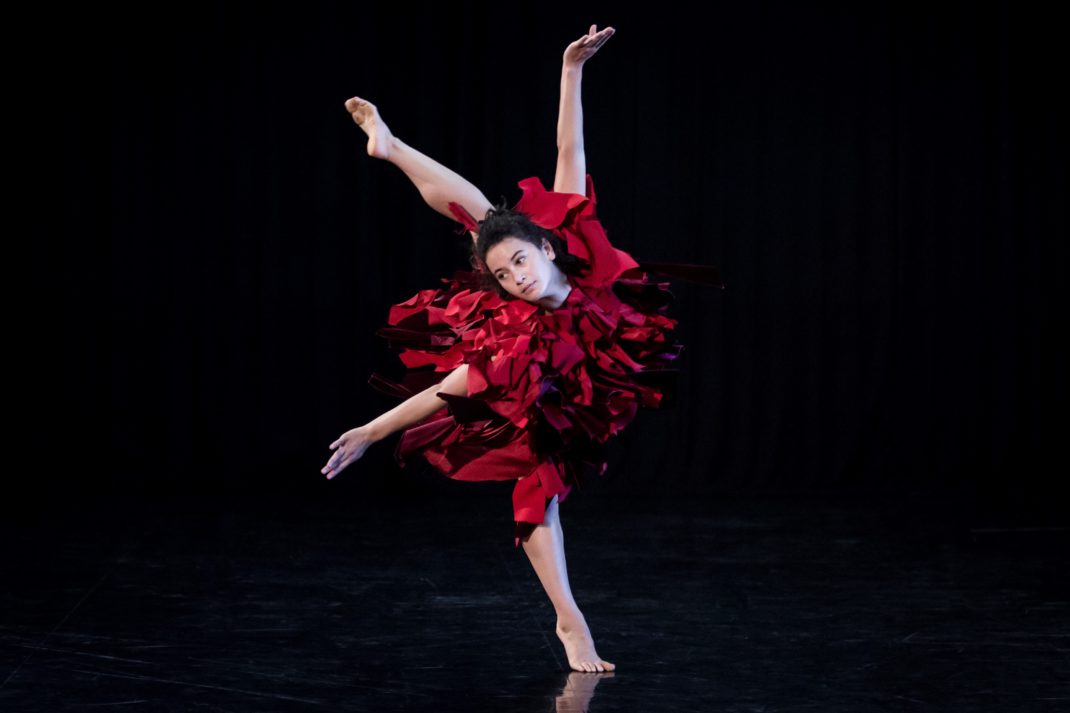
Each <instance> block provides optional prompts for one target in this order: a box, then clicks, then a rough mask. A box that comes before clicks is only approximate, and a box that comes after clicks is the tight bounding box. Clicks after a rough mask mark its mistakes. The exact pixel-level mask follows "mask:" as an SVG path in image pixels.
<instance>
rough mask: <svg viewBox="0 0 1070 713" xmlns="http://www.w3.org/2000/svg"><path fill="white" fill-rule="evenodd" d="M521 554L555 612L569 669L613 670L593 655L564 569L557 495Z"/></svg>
mask: <svg viewBox="0 0 1070 713" xmlns="http://www.w3.org/2000/svg"><path fill="white" fill-rule="evenodd" d="M524 551H525V552H526V553H527V555H528V559H530V560H531V566H532V567H534V568H535V573H536V574H537V575H539V581H540V582H542V586H543V588H544V589H545V590H546V594H547V595H549V597H550V601H551V602H552V603H553V605H554V610H555V611H556V612H557V636H558V638H559V639H561V643H562V644H564V645H565V654H566V655H567V656H568V663H569V666H571V667H572V669H573V670H575V671H590V672H597V671H612V670H614V669H615V668H616V665H615V664H612V663H609V662H608V661H603V660H602V659H601V658H600V657H599V656H598V654H597V653H596V652H595V650H594V639H593V638H591V630H590V629H589V628H587V621H586V620H585V619H584V618H583V613H582V612H581V611H580V608H579V607H578V606H577V605H576V600H575V599H573V598H572V590H571V589H570V588H569V585H568V569H567V567H566V566H565V534H564V532H562V530H561V520H560V518H559V516H558V511H557V496H556V495H555V496H554V498H553V500H551V501H550V505H549V506H548V507H547V508H546V516H545V520H544V521H543V523H542V524H541V525H539V526H538V527H536V528H535V531H534V532H532V533H531V536H530V537H529V538H528V539H527V541H526V542H524Z"/></svg>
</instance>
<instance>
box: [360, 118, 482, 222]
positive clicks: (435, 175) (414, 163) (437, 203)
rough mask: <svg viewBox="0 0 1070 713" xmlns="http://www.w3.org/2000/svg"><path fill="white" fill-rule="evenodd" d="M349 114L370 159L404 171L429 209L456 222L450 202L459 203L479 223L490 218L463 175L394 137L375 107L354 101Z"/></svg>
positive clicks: (479, 196)
mask: <svg viewBox="0 0 1070 713" xmlns="http://www.w3.org/2000/svg"><path fill="white" fill-rule="evenodd" d="M346 111H348V112H349V113H350V114H351V115H352V116H353V121H354V122H356V124H357V126H359V127H360V128H361V129H363V130H364V133H365V134H367V135H368V155H369V156H374V157H376V158H381V159H383V160H385V161H389V162H390V163H392V164H394V165H395V166H397V167H398V168H400V169H401V170H402V171H404V172H405V175H406V176H408V177H409V180H410V181H412V182H413V185H415V186H416V188H417V190H419V191H420V195H421V196H423V199H424V201H425V202H426V203H427V205H429V206H431V207H432V208H433V209H435V210H436V211H437V212H439V213H441V214H442V215H444V216H446V217H447V218H450V219H451V220H456V218H454V216H453V213H451V212H450V209H449V204H450V202H455V203H460V204H461V205H462V206H464V208H465V210H467V211H468V212H469V213H471V214H472V215H473V216H474V217H475V218H476V220H482V218H483V216H485V215H486V214H487V209H488V208H490V207H491V202H490V201H489V200H487V197H486V196H484V195H483V193H482V191H480V190H479V189H478V188H476V187H475V186H474V185H472V184H471V183H470V182H469V181H468V180H467V179H465V178H464V177H463V176H461V175H460V174H458V173H456V172H454V171H451V170H450V169H448V168H446V167H445V166H443V165H442V164H440V163H439V162H437V161H435V160H434V159H433V158H430V157H429V156H426V155H424V154H422V153H420V152H419V151H417V150H416V149H414V148H412V147H411V146H409V145H408V144H406V143H405V142H404V141H402V140H401V139H399V138H398V137H396V136H394V135H393V134H392V133H391V132H390V129H389V128H388V127H387V125H386V123H385V122H384V121H383V119H382V117H380V116H379V110H378V109H377V108H376V107H375V105H374V104H372V103H371V102H369V101H366V100H364V99H361V98H360V97H353V98H351V99H347V100H346ZM473 237H474V236H473Z"/></svg>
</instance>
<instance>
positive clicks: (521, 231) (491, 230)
mask: <svg viewBox="0 0 1070 713" xmlns="http://www.w3.org/2000/svg"><path fill="white" fill-rule="evenodd" d="M506 238H517V239H519V240H524V241H527V242H529V243H531V244H532V245H534V246H535V247H537V248H539V249H540V250H541V249H542V241H543V239H544V238H545V239H546V241H547V242H549V243H550V245H551V246H552V247H553V249H554V264H555V265H557V267H558V269H560V270H561V272H563V273H565V274H566V275H577V274H579V272H580V270H581V269H582V268H583V261H582V260H580V259H579V258H578V257H576V256H575V255H571V254H569V252H568V250H567V249H565V241H564V240H562V239H561V238H560V237H558V235H557V234H556V233H554V232H553V231H551V230H547V229H546V228H543V227H542V226H539V225H536V224H535V223H534V222H533V221H532V220H531V218H529V217H528V216H527V215H525V214H524V213H521V212H520V211H516V210H513V209H511V208H509V207H508V206H507V204H506V202H505V198H502V202H501V203H500V204H499V205H496V206H494V207H492V208H488V209H487V215H486V217H484V218H483V220H481V221H479V237H478V238H476V240H475V241H474V244H473V245H472V257H471V262H472V267H473V268H474V269H475V270H476V274H477V275H478V277H479V282H480V287H482V288H483V289H484V290H493V291H496V292H497V293H498V295H499V296H500V297H502V298H503V299H516V298H514V297H513V295H511V294H509V293H508V292H507V291H506V290H505V288H504V287H502V285H501V283H500V282H498V280H497V278H495V277H494V275H493V274H492V273H491V271H490V268H489V267H488V266H487V252H488V251H489V250H490V249H491V248H492V247H494V246H495V245H497V244H498V243H500V242H501V241H503V240H505V239H506Z"/></svg>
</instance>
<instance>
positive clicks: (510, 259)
mask: <svg viewBox="0 0 1070 713" xmlns="http://www.w3.org/2000/svg"><path fill="white" fill-rule="evenodd" d="M522 252H524V248H520V249H519V250H517V251H516V252H515V253H513V256H512V257H511V258H509V262H512V261H513V260H516V256H517V255H519V254H520V253H522ZM501 270H502V268H500V267H499V268H498V269H497V270H495V271H494V274H495V275H497V274H498V273H499V272H500V271H501Z"/></svg>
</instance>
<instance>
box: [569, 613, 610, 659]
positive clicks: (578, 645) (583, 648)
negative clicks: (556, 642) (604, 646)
mask: <svg viewBox="0 0 1070 713" xmlns="http://www.w3.org/2000/svg"><path fill="white" fill-rule="evenodd" d="M557 638H559V639H561V643H562V644H564V645H565V655H566V656H567V657H568V664H569V666H571V667H572V670H573V671H586V672H589V673H598V672H599V671H612V670H614V669H616V668H617V666H616V664H612V663H610V662H608V661H603V660H602V659H601V657H599V656H598V653H597V652H596V651H595V650H594V639H593V638H591V630H590V629H589V628H587V621H586V620H585V619H584V618H583V615H582V614H580V615H579V616H559V617H558V618H557Z"/></svg>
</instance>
